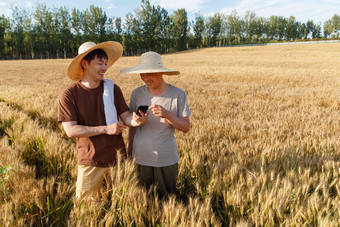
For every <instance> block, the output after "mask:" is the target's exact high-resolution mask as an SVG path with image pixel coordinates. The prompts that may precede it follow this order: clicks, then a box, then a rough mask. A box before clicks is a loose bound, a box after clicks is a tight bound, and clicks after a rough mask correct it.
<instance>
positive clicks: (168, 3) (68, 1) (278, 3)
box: [0, 0, 340, 23]
mask: <svg viewBox="0 0 340 227" xmlns="http://www.w3.org/2000/svg"><path fill="white" fill-rule="evenodd" d="M140 2H141V1H140V0H99V1H90V0H82V1H76V0H55V1H50V0H0V15H1V14H5V15H6V16H11V6H12V5H17V6H18V7H19V8H21V9H28V10H30V9H32V7H33V6H35V5H37V3H44V4H46V5H47V6H48V7H51V8H52V7H60V6H66V7H68V8H69V9H70V10H71V9H73V8H77V9H79V10H85V9H86V8H89V6H90V5H95V6H97V7H101V8H102V9H103V10H104V11H105V12H106V14H107V15H108V16H109V17H122V18H125V15H126V14H127V13H129V12H131V13H133V12H134V10H135V9H136V8H138V7H139V6H140ZM150 2H151V3H152V4H154V5H160V6H162V7H163V8H165V9H166V10H167V11H168V12H169V13H172V12H173V10H176V9H179V8H185V9H186V10H187V12H188V17H189V20H193V19H194V18H195V14H196V13H200V14H202V15H204V16H205V17H208V16H211V15H213V14H214V13H216V12H221V13H224V14H226V15H229V14H230V13H231V12H232V10H234V9H235V10H236V11H237V12H238V14H239V15H241V16H242V15H244V14H245V12H246V11H247V10H250V11H253V12H255V13H256V15H257V16H262V17H270V16H271V15H276V16H284V17H289V16H295V18H296V20H298V21H300V22H307V20H308V19H312V20H313V21H314V22H316V23H317V22H322V23H323V22H325V21H326V20H328V19H330V18H331V17H332V16H333V15H334V14H335V13H336V14H340V0H301V1H300V0H150Z"/></svg>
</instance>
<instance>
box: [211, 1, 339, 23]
mask: <svg viewBox="0 0 340 227" xmlns="http://www.w3.org/2000/svg"><path fill="white" fill-rule="evenodd" d="M234 9H235V10H236V11H237V13H238V14H239V15H244V14H245V12H246V11H248V10H250V11H253V12H255V13H256V15H257V16H262V17H270V16H272V15H275V16H284V17H290V16H295V18H296V20H298V21H301V22H307V20H309V19H311V20H313V21H314V22H324V21H325V20H327V19H329V18H330V17H332V16H333V15H334V13H337V10H338V9H340V2H339V1H335V0H324V1H316V0H309V1H308V0H304V1H296V0H241V1H238V2H237V3H236V4H235V5H234V6H232V7H228V8H222V9H221V10H220V11H219V12H221V13H224V14H227V15H228V14H230V13H231V12H232V10H234ZM210 14H211V13H210Z"/></svg>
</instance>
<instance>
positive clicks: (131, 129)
mask: <svg viewBox="0 0 340 227" xmlns="http://www.w3.org/2000/svg"><path fill="white" fill-rule="evenodd" d="M135 132H136V128H129V144H128V157H132V148H133V139H134V137H135Z"/></svg>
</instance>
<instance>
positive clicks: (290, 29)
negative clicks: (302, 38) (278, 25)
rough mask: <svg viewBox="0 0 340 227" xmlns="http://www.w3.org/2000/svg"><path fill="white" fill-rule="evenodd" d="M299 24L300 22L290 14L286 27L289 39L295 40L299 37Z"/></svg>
mask: <svg viewBox="0 0 340 227" xmlns="http://www.w3.org/2000/svg"><path fill="white" fill-rule="evenodd" d="M298 26H299V24H298V23H297V21H295V17H293V16H290V17H289V18H288V21H287V29H286V34H287V40H290V41H293V40H294V39H296V38H297V32H298Z"/></svg>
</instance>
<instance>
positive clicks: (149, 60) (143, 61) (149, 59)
mask: <svg viewBox="0 0 340 227" xmlns="http://www.w3.org/2000/svg"><path fill="white" fill-rule="evenodd" d="M139 64H140V65H148V66H158V67H159V66H161V67H163V62H162V58H161V55H160V54H158V53H156V52H152V51H150V52H146V53H144V54H142V55H141V56H140V61H139Z"/></svg>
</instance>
